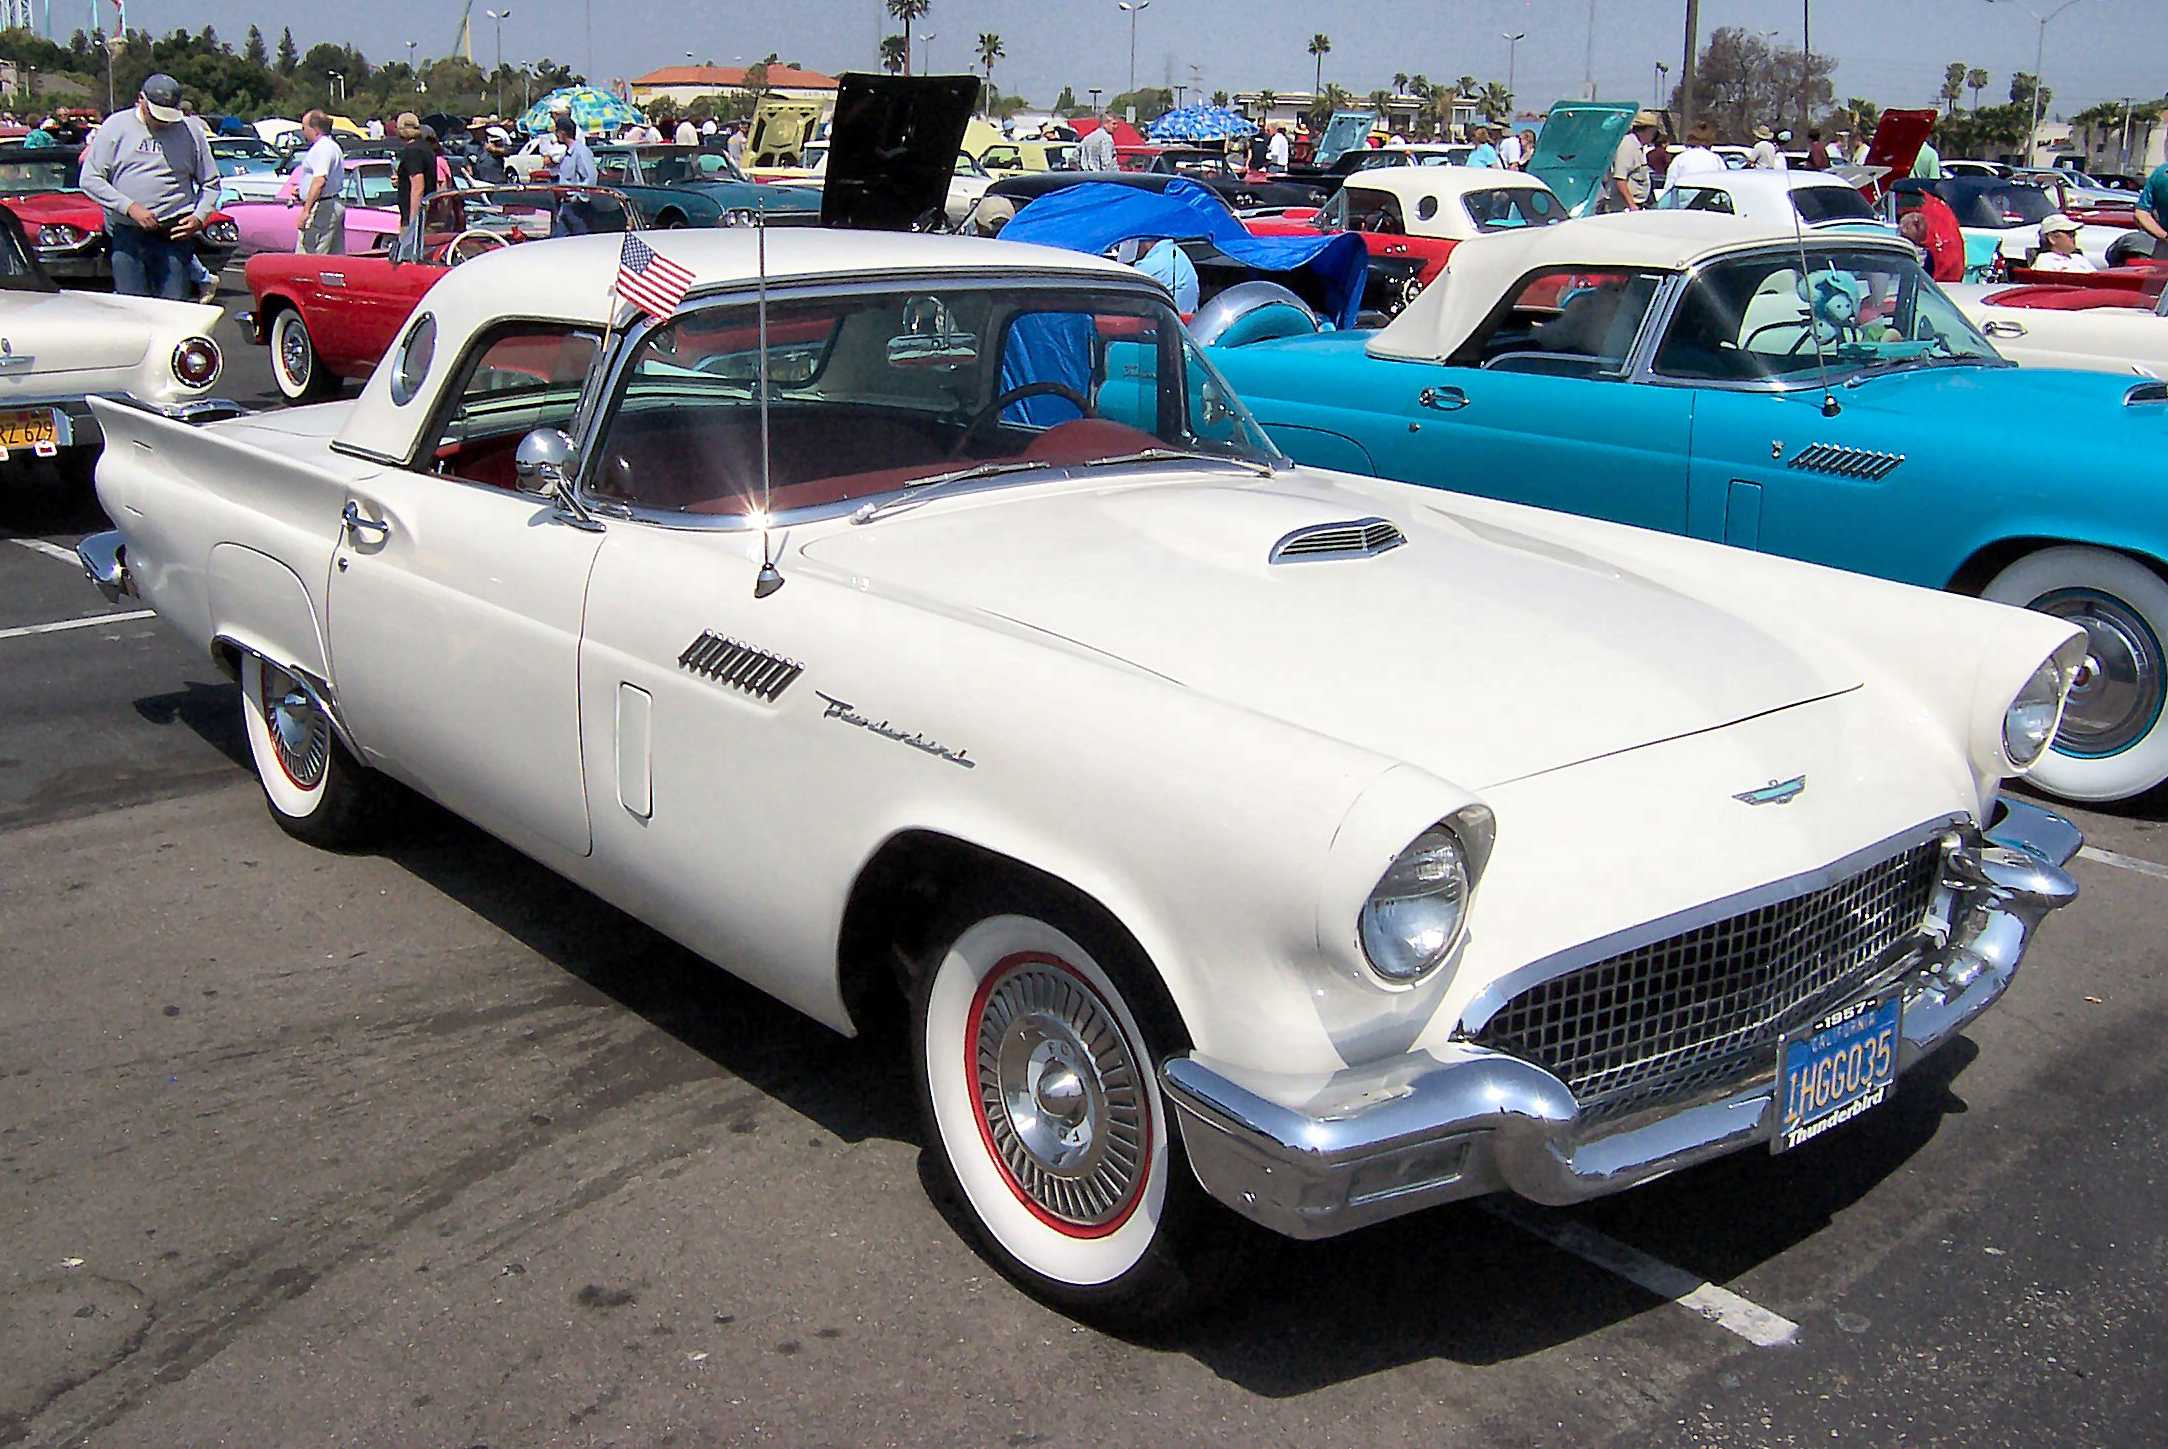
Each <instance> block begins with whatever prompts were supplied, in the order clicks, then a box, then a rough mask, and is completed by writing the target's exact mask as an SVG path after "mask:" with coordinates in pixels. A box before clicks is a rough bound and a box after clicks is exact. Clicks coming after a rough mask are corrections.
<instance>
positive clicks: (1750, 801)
mask: <svg viewBox="0 0 2168 1449" xmlns="http://www.w3.org/2000/svg"><path fill="white" fill-rule="evenodd" d="M1806 788H1807V777H1806V776H1805V775H1794V776H1792V777H1791V778H1790V779H1789V780H1771V781H1770V782H1769V783H1768V784H1766V785H1764V786H1762V787H1761V788H1760V789H1758V790H1746V791H1743V792H1741V793H1740V794H1737V795H1734V796H1732V797H1731V798H1732V799H1734V800H1737V801H1739V802H1740V803H1741V804H1743V805H1789V804H1791V803H1792V801H1793V800H1794V799H1795V798H1797V797H1798V795H1799V794H1800V792H1801V791H1803V790H1805V789H1806Z"/></svg>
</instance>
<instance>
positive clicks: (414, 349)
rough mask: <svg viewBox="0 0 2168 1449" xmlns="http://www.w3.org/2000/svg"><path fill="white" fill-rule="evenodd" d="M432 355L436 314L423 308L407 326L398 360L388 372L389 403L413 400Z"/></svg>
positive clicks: (420, 386)
mask: <svg viewBox="0 0 2168 1449" xmlns="http://www.w3.org/2000/svg"><path fill="white" fill-rule="evenodd" d="M436 355H437V319H436V315H435V314H434V313H429V312H425V313H423V314H422V315H421V317H420V318H419V319H417V320H416V321H415V323H414V325H413V326H412V327H409V328H408V329H407V335H406V340H405V341H403V342H401V343H400V344H399V356H398V360H397V362H396V363H395V364H394V365H393V367H392V372H391V400H392V402H393V403H395V404H396V405H398V406H400V407H405V406H406V405H407V404H408V403H410V402H412V401H414V395H415V394H416V393H418V392H420V391H421V390H422V380H423V379H424V378H426V377H428V376H429V362H430V359H431V358H433V357H435V356H436Z"/></svg>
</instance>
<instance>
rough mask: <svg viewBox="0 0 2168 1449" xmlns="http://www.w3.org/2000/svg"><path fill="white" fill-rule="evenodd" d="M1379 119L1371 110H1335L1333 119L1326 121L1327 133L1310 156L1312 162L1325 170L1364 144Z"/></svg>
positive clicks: (1319, 139) (1320, 138)
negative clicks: (1314, 152)
mask: <svg viewBox="0 0 2168 1449" xmlns="http://www.w3.org/2000/svg"><path fill="white" fill-rule="evenodd" d="M1377 119H1378V118H1377V116H1376V114H1375V113H1374V112H1371V111H1334V112H1333V113H1332V120H1331V121H1329V122H1327V123H1326V126H1325V134H1324V135H1322V136H1320V137H1319V138H1318V141H1317V152H1316V154H1315V155H1313V156H1312V157H1311V158H1310V164H1311V165H1312V166H1315V167H1317V168H1318V169H1320V170H1323V169H1324V168H1325V167H1327V166H1330V165H1332V163H1333V162H1335V161H1337V160H1339V159H1340V158H1341V157H1342V156H1345V155H1346V154H1347V153H1348V152H1350V151H1352V150H1354V149H1355V148H1356V147H1357V146H1360V145H1362V144H1363V138H1364V137H1366V136H1368V135H1369V134H1370V129H1371V127H1373V126H1375V125H1376V124H1377Z"/></svg>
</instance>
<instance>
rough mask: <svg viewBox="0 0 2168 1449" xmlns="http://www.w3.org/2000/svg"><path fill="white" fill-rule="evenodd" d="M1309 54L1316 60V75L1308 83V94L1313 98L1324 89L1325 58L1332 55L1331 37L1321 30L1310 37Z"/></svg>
mask: <svg viewBox="0 0 2168 1449" xmlns="http://www.w3.org/2000/svg"><path fill="white" fill-rule="evenodd" d="M1310 54H1311V55H1312V56H1314V57H1316V59H1317V74H1316V76H1315V77H1314V78H1313V79H1312V80H1311V82H1310V94H1311V95H1313V96H1315V95H1317V94H1318V93H1319V92H1321V91H1323V90H1324V89H1325V57H1326V56H1328V55H1330V54H1332V37H1331V36H1329V35H1327V34H1325V32H1323V31H1322V30H1321V31H1319V32H1318V33H1317V34H1315V35H1313V36H1311V37H1310Z"/></svg>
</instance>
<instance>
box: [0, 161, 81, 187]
mask: <svg viewBox="0 0 2168 1449" xmlns="http://www.w3.org/2000/svg"><path fill="white" fill-rule="evenodd" d="M75 166H76V162H75V157H74V156H73V155H72V154H70V155H59V156H50V157H47V156H38V155H35V154H22V155H14V156H9V157H6V158H5V159H0V191H9V192H35V191H73V190H74V189H75V175H76V170H75Z"/></svg>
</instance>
